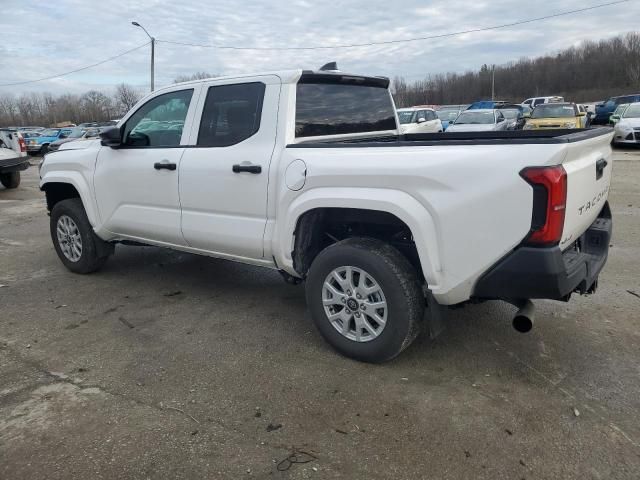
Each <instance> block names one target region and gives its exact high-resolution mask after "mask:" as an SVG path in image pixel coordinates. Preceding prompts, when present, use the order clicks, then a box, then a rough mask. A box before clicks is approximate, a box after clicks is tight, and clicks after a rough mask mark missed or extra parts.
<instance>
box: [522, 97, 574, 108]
mask: <svg viewBox="0 0 640 480" xmlns="http://www.w3.org/2000/svg"><path fill="white" fill-rule="evenodd" d="M562 102H564V97H533V98H527V99H526V100H525V101H524V102H522V103H521V105H526V106H527V107H531V108H535V107H536V105H540V104H542V103H562Z"/></svg>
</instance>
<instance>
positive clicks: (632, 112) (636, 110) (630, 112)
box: [623, 104, 640, 118]
mask: <svg viewBox="0 0 640 480" xmlns="http://www.w3.org/2000/svg"><path fill="white" fill-rule="evenodd" d="M623 117H624V118H640V104H638V105H631V106H630V107H629V108H627V111H626V112H624V115H623Z"/></svg>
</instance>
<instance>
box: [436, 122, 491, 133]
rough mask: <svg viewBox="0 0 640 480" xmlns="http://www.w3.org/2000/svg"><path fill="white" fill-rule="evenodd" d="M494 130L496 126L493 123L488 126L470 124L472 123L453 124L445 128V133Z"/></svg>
mask: <svg viewBox="0 0 640 480" xmlns="http://www.w3.org/2000/svg"><path fill="white" fill-rule="evenodd" d="M495 129H496V125H495V124H494V123H488V124H478V125H476V124H472V123H468V124H467V123H464V124H455V123H454V124H453V125H449V127H448V128H447V132H491V131H493V130H495Z"/></svg>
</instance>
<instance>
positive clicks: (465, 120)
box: [455, 111, 496, 125]
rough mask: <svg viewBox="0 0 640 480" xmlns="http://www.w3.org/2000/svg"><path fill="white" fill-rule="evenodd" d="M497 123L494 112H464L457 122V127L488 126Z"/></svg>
mask: <svg viewBox="0 0 640 480" xmlns="http://www.w3.org/2000/svg"><path fill="white" fill-rule="evenodd" d="M491 123H496V121H495V117H494V115H493V112H473V111H466V112H462V113H461V114H460V116H459V117H458V119H457V120H456V121H455V124H456V125H466V124H477V125H488V124H491Z"/></svg>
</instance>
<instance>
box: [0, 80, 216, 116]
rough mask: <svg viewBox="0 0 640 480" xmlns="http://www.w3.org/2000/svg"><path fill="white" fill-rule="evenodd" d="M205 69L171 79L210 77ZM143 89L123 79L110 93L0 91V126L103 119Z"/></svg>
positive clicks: (122, 110) (134, 99)
mask: <svg viewBox="0 0 640 480" xmlns="http://www.w3.org/2000/svg"><path fill="white" fill-rule="evenodd" d="M214 76H216V75H212V74H210V73H207V72H197V73H194V74H192V75H181V76H179V77H177V78H176V79H175V80H174V82H173V83H179V82H186V81H190V80H198V79H203V78H210V77H214ZM144 93H145V92H142V91H141V90H140V89H137V88H135V87H133V86H131V85H128V84H126V83H121V84H120V85H117V86H116V88H115V92H114V93H113V94H112V95H107V94H105V93H104V92H100V91H98V90H89V91H88V92H85V93H83V94H80V95H76V94H72V93H66V94H63V95H59V96H55V95H53V94H51V93H48V92H44V93H23V94H22V95H19V96H16V95H13V94H11V93H4V94H0V127H8V126H42V127H49V126H53V125H56V124H58V123H61V122H71V123H75V124H79V123H83V122H104V121H108V120H115V119H118V118H120V117H122V116H123V115H124V114H125V113H127V112H128V111H129V110H130V109H131V107H133V106H134V105H135V104H136V103H137V102H138V100H140V99H141V98H142V96H143V95H144Z"/></svg>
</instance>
